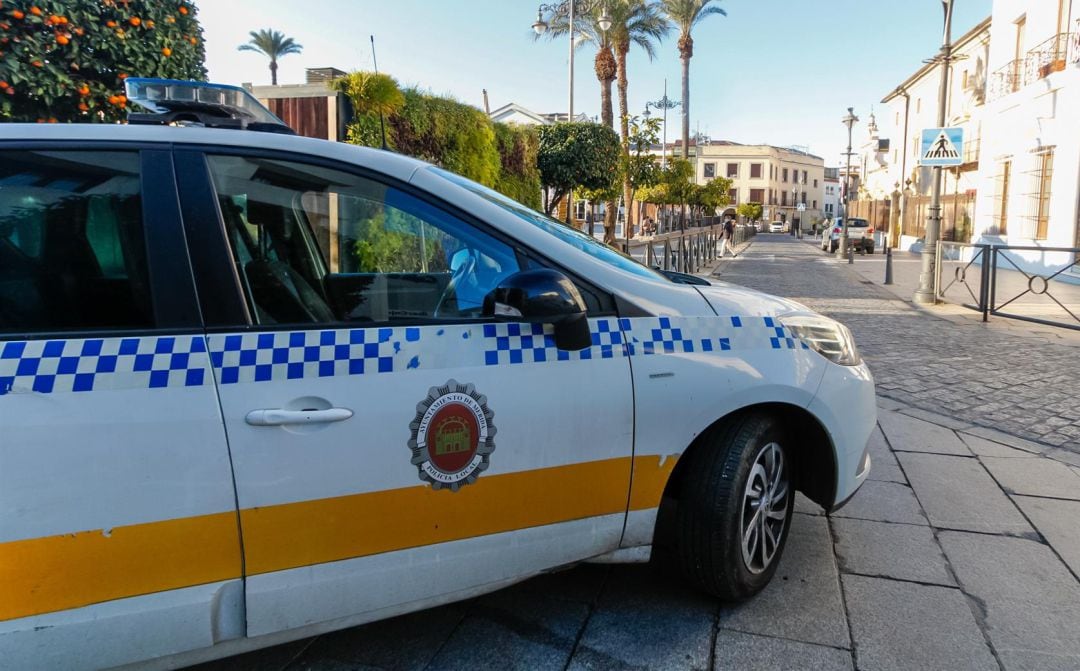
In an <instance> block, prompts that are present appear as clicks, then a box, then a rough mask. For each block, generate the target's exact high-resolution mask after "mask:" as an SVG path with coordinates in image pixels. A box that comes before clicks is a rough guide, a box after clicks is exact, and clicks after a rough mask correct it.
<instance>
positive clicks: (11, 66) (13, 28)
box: [0, 0, 206, 122]
mask: <svg viewBox="0 0 1080 671" xmlns="http://www.w3.org/2000/svg"><path fill="white" fill-rule="evenodd" d="M196 14H197V10H196V7H195V5H194V4H193V3H192V2H189V1H188V0H128V1H127V2H123V3H120V2H104V1H103V0H37V1H36V2H34V3H33V4H31V3H30V2H23V1H20V2H15V3H11V2H6V3H2V5H0V120H3V121H54V122H73V121H84V122H90V121H97V122H116V121H121V120H123V119H125V118H126V117H127V105H128V100H127V98H126V97H125V94H124V80H125V79H126V78H127V77H128V75H132V76H140V77H164V78H168V79H197V80H203V79H206V69H205V68H204V67H203V61H204V60H205V57H206V54H205V51H204V47H203V38H202V29H201V28H200V27H199V22H198V19H197V18H196Z"/></svg>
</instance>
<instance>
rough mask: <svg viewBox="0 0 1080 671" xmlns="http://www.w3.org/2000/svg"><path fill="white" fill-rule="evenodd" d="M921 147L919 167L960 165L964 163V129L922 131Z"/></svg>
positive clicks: (928, 129) (929, 129)
mask: <svg viewBox="0 0 1080 671" xmlns="http://www.w3.org/2000/svg"><path fill="white" fill-rule="evenodd" d="M921 147H922V148H921V149H920V150H919V165H924V166H933V165H941V166H946V165H960V164H962V163H963V162H964V159H963V156H964V129H963V128H926V129H923V132H922V145H921Z"/></svg>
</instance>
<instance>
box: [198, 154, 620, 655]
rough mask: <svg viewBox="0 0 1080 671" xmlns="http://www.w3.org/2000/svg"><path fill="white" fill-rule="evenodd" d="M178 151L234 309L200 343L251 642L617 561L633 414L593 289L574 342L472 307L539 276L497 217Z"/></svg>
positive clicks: (336, 167)
mask: <svg viewBox="0 0 1080 671" xmlns="http://www.w3.org/2000/svg"><path fill="white" fill-rule="evenodd" d="M181 154H185V156H183V157H181V156H180V155H178V160H179V161H181V162H182V163H183V164H184V165H185V166H187V168H186V169H184V170H182V173H183V174H184V175H186V179H189V182H188V183H187V185H186V186H185V187H184V188H183V189H182V191H183V193H184V194H185V195H186V196H187V197H189V198H190V208H188V205H185V208H187V209H186V210H185V213H186V215H185V216H186V217H187V218H188V219H189V220H190V221H189V222H188V223H189V225H193V226H197V227H200V228H203V229H205V230H207V231H211V232H210V233H207V235H206V236H205V239H209V237H211V236H212V235H214V234H215V233H213V231H216V232H217V233H216V235H218V237H219V243H221V246H222V247H223V248H227V250H228V251H227V253H219V254H217V257H218V258H220V257H223V256H227V257H228V259H229V261H230V263H231V269H232V270H233V271H234V273H235V274H234V279H233V281H232V286H234V287H236V288H237V295H238V296H241V299H239V300H237V301H236V303H235V304H234V305H233V308H232V309H233V314H232V316H230V315H229V310H227V309H222V310H221V316H220V321H221V324H220V325H219V326H217V327H214V328H212V329H211V333H210V335H209V349H210V356H211V360H212V362H213V367H214V374H215V379H216V380H217V384H218V388H219V394H220V397H221V403H222V409H223V411H224V416H225V423H226V427H227V431H228V434H229V443H230V448H231V452H232V456H233V465H234V469H235V476H236V487H237V496H238V502H239V507H240V519H241V527H242V530H243V543H244V562H245V573H246V576H247V582H246V606H247V623H248V634H249V635H252V636H256V635H261V634H266V633H269V632H273V631H279V630H284V629H294V628H298V627H303V626H305V625H311V624H314V623H319V622H325V621H329V620H334V621H335V622H336V624H337V625H339V626H345V625H346V624H348V623H353V622H358V621H364V620H370V619H373V618H376V617H379V616H385V615H388V614H393V613H397V612H403V611H405V610H409V609H414V608H418V607H422V606H426V605H430V604H434V603H438V602H440V601H446V600H452V599H456V598H462V597H463V596H466V595H468V594H470V593H474V592H476V591H478V590H482V589H485V588H490V587H488V586H490V585H495V584H499V583H504V582H507V581H511V580H513V579H515V578H519V577H521V576H527V575H530V574H533V573H536V572H538V571H541V570H544V569H547V568H550V567H553V566H558V565H562V564H566V563H569V562H573V561H577V560H580V559H583V558H586V557H590V556H595V555H599V554H602V553H604V552H607V551H610V550H613V549H615V548H616V547H618V543H619V538H620V534H621V532H622V528H623V522H624V518H625V512H626V506H627V493H628V490H629V480H630V473H631V451H632V437H633V435H632V426H633V416H632V415H633V401H632V389H631V380H630V368H629V362H628V360H627V357H626V356H625V352H624V349H623V344H622V336H621V334H620V331H619V328H618V323H617V319H616V317H615V315H614V312H613V310H612V309H611V307H610V306H611V305H612V303H611V299H610V297H605V296H604V295H603V294H602V292H596V291H595V290H594V289H589V288H586V287H584V286H582V290H583V291H585V292H586V294H588V296H589V301H590V302H591V305H592V311H593V315H592V317H591V319H590V322H591V328H592V331H593V346H592V347H587V348H585V349H584V350H581V351H574V352H571V351H565V350H559V349H557V348H556V347H555V346H554V341H553V338H552V332H551V329H550V327H545V326H543V325H537V324H527V323H515V322H508V321H495V320H493V319H491V318H484V317H482V316H481V307H482V302H483V299H484V296H485V294H486V293H487V292H488V291H490V290H491V289H493V288H494V287H495V286H496V285H497V284H498V283H499V281H500V280H501V279H504V278H506V277H507V276H509V275H511V274H512V273H514V272H516V271H518V270H520V269H522V268H525V267H530V268H532V267H536V266H542V265H543V263H542V262H540V261H539V260H537V259H536V258H535V257H533V256H530V255H529V253H528V252H527V250H523V249H521V248H519V247H518V246H516V245H515V244H514V242H513V241H512V240H507V239H505V238H503V237H501V236H500V235H499V234H498V232H497V231H494V230H490V229H489V228H488V227H487V226H485V225H484V224H483V223H482V222H478V221H474V220H471V219H470V218H469V217H468V216H466V215H465V214H463V213H460V212H455V211H451V210H450V209H449V208H448V207H446V206H444V205H442V204H440V203H439V202H436V201H434V200H432V199H431V198H429V197H427V196H426V195H425V194H424V193H420V192H417V191H415V190H413V189H412V188H410V187H409V186H407V185H406V184H403V183H400V182H396V181H394V180H392V179H390V178H388V177H386V176H383V175H380V174H377V173H374V172H368V171H364V170H361V169H359V168H357V167H350V166H346V165H341V164H327V163H322V162H319V161H318V160H317V159H299V158H297V157H296V156H294V155H274V154H271V153H265V152H263V153H255V152H252V153H243V152H233V153H225V152H221V151H214V150H210V149H208V150H207V151H206V155H205V159H204V157H202V156H199V155H197V154H196V153H194V152H181ZM200 194H202V195H200ZM204 195H209V196H210V197H211V198H212V199H213V202H214V203H215V204H216V211H213V209H212V208H210V207H206V206H205V203H206V202H207V201H206V199H205V198H204V197H203V196H204ZM196 198H198V199H200V200H198V201H196ZM200 203H202V205H200ZM200 207H202V208H203V209H202V210H200V209H199V208H200ZM208 253H209V252H208ZM209 265H210V264H208V266H209ZM201 293H203V292H201ZM205 293H207V294H210V293H211V292H205ZM206 300H208V301H212V302H220V301H222V300H226V299H223V298H222V296H220V295H212V296H211V295H208V296H207V297H206ZM605 307H606V308H607V309H606V310H605ZM237 310H238V311H237ZM211 312H213V310H211Z"/></svg>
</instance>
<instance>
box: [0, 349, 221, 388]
mask: <svg viewBox="0 0 1080 671" xmlns="http://www.w3.org/2000/svg"><path fill="white" fill-rule="evenodd" d="M208 367H209V360H208V358H207V353H206V343H205V341H204V340H203V338H202V336H153V337H143V338H89V339H72V340H29V341H17V342H5V343H0V395H3V394H7V393H11V392H21V391H32V392H37V393H40V394H52V393H62V392H80V391H101V390H105V389H161V388H165V387H199V386H202V385H204V384H208V382H209V381H208V379H207V368H208Z"/></svg>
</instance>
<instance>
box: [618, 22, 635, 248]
mask: <svg viewBox="0 0 1080 671" xmlns="http://www.w3.org/2000/svg"><path fill="white" fill-rule="evenodd" d="M629 51H630V43H629V42H627V43H625V44H624V43H621V42H620V43H619V44H618V45H617V47H616V54H617V58H618V60H617V65H618V68H617V72H618V75H617V76H618V80H617V81H618V86H619V134H620V135H621V137H622V151H623V158H624V159H625V160H626V162H627V163H629V160H630V140H629V138H630V114H629V111H628V110H627V88H628V85H629V83H628V81H627V78H626V54H627V52H629ZM623 203H624V204H625V206H626V218H625V220H624V222H623V226H624V227H625V228H624V229H623V230H624V233H625V235H624V236H623V237H625V238H626V239H627V240H629V239H630V238H632V237H634V226H633V216H632V215H633V211H632V210H631V209H630V176H629V175H624V176H623Z"/></svg>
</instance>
